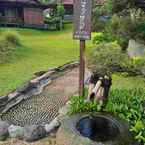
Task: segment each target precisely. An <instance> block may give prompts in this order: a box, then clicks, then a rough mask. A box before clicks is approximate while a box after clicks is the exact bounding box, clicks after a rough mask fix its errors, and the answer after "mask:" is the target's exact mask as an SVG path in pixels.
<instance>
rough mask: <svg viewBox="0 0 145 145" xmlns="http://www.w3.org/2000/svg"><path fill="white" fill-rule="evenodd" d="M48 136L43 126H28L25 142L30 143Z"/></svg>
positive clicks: (25, 128) (25, 132)
mask: <svg viewBox="0 0 145 145" xmlns="http://www.w3.org/2000/svg"><path fill="white" fill-rule="evenodd" d="M46 135H47V132H46V131H45V128H44V127H43V126H37V125H32V126H26V127H24V140H25V141H28V142H33V141H37V140H39V139H41V138H43V137H45V136H46Z"/></svg>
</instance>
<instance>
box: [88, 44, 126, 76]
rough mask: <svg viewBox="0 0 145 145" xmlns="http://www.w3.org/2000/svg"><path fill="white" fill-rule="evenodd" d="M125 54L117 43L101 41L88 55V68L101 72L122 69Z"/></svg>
mask: <svg viewBox="0 0 145 145" xmlns="http://www.w3.org/2000/svg"><path fill="white" fill-rule="evenodd" d="M124 57H125V54H124V53H122V52H121V48H120V46H119V45H118V44H117V43H115V42H114V43H101V44H98V45H96V48H94V49H93V50H92V51H91V52H90V54H89V56H88V68H89V69H90V70H91V71H92V72H97V73H100V74H103V73H104V74H108V75H110V74H112V73H113V72H116V71H119V70H120V69H121V64H122V60H124Z"/></svg>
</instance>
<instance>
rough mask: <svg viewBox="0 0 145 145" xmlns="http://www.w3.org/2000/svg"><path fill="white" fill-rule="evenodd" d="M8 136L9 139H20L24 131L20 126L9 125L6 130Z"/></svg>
mask: <svg viewBox="0 0 145 145" xmlns="http://www.w3.org/2000/svg"><path fill="white" fill-rule="evenodd" d="M8 131H9V136H10V137H11V138H19V139H22V138H23V135H24V129H23V127H20V126H15V125H11V126H9V128H8Z"/></svg>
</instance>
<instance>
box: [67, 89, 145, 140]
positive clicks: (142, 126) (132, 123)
mask: <svg viewBox="0 0 145 145" xmlns="http://www.w3.org/2000/svg"><path fill="white" fill-rule="evenodd" d="M144 101H145V90H144V89H130V90H124V89H122V90H119V89H115V90H111V91H110V94H109V98H108V102H107V104H106V106H105V107H104V108H103V110H102V106H101V105H100V104H99V103H97V102H86V101H85V97H78V96H74V97H72V98H71V107H70V112H69V113H70V114H71V115H72V114H76V113H82V112H98V111H100V110H102V111H105V112H108V113H111V114H114V115H115V116H118V117H120V118H121V119H123V120H125V121H127V122H128V124H129V127H130V131H131V132H132V135H133V137H134V138H135V139H136V140H138V141H140V142H144V143H145V114H144V111H145V110H144V107H143V104H144Z"/></svg>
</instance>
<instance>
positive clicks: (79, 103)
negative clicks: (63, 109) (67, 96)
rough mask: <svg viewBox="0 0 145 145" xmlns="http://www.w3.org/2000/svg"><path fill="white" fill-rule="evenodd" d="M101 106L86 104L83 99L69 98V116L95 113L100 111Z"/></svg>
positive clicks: (96, 103)
mask: <svg viewBox="0 0 145 145" xmlns="http://www.w3.org/2000/svg"><path fill="white" fill-rule="evenodd" d="M101 108H102V104H99V103H98V102H88V101H87V100H85V98H84V97H79V96H73V97H72V98H71V107H70V111H69V114H75V113H81V112H96V111H100V110H101Z"/></svg>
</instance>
